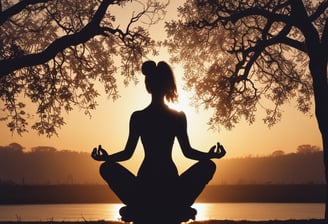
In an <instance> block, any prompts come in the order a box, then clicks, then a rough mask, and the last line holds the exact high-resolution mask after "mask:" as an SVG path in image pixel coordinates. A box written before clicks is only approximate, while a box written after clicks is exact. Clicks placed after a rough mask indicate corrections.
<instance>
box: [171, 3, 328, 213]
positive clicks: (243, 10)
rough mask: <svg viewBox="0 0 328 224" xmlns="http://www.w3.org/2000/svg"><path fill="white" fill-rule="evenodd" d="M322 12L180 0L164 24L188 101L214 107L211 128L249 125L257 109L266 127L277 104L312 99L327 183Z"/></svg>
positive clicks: (327, 37)
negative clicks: (182, 74) (190, 96)
mask: <svg viewBox="0 0 328 224" xmlns="http://www.w3.org/2000/svg"><path fill="white" fill-rule="evenodd" d="M327 9H328V1H326V0H325V1H310V0H303V1H302V0H276V1H268V0H260V1H244V0H238V1H226V0H192V1H187V2H186V3H185V4H184V5H183V6H182V7H180V8H179V19H177V20H175V21H172V22H169V23H167V24H166V30H167V33H168V35H169V37H170V39H169V40H168V41H166V42H165V44H166V45H167V46H168V47H169V49H170V52H171V53H172V54H173V55H174V56H173V60H174V61H175V62H182V63H183V64H184V67H185V71H186V73H185V78H186V80H187V87H189V88H192V89H194V90H195V92H196V94H195V102H196V103H201V104H204V105H205V108H214V113H213V116H212V118H211V119H210V121H209V123H210V124H211V125H212V127H220V125H223V126H225V127H226V128H233V127H234V125H235V124H236V123H238V122H239V121H240V119H241V118H245V120H246V121H248V122H249V123H253V122H254V120H255V115H256V112H257V110H258V108H260V107H262V108H264V109H265V111H266V116H265V117H264V118H263V120H264V122H265V123H266V124H268V125H269V126H272V125H274V124H276V123H277V122H279V120H280V118H281V116H282V111H281V106H282V105H283V104H285V103H287V102H290V100H291V99H296V103H297V108H298V110H299V111H301V112H303V113H310V109H311V104H312V101H313V98H314V106H315V116H316V118H317V122H318V126H319V129H320V132H321V135H322V140H323V150H324V152H325V153H324V155H325V158H324V161H325V169H326V172H325V173H326V180H328V153H326V152H327V151H328V119H327V114H328V106H327V98H328V82H327V62H328V60H327V59H328V22H327V21H328V14H327ZM327 189H328V188H327ZM327 200H328V198H327ZM326 207H328V201H327V206H326ZM326 217H327V219H328V209H326Z"/></svg>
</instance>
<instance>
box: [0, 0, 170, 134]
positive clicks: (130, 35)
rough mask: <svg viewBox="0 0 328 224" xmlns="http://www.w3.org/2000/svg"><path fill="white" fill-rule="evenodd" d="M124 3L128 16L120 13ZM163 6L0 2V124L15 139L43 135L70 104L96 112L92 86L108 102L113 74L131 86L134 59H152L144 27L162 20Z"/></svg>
mask: <svg viewBox="0 0 328 224" xmlns="http://www.w3.org/2000/svg"><path fill="white" fill-rule="evenodd" d="M130 4H134V10H135V11H131V10H128V9H125V8H127V7H128V6H129V5H130ZM166 5H167V3H159V2H157V1H154V0H147V1H128V0H91V1H84V0H60V1H58V0H35V1H30V0H22V1H13V0H2V1H0V12H1V13H0V104H1V114H0V121H2V122H7V126H8V127H9V128H10V130H11V131H15V132H17V133H18V134H22V133H23V132H25V131H28V129H29V128H30V127H31V128H32V129H35V130H36V131H37V132H38V133H39V134H45V135H47V136H49V137H50V136H52V135H53V134H57V129H58V128H60V127H61V126H62V125H64V124H65V121H64V119H63V116H62V112H63V111H71V110H72V109H73V108H74V107H75V106H78V107H80V108H82V109H83V110H84V112H85V113H86V114H90V111H91V110H94V109H95V108H96V106H97V101H96V98H97V96H98V95H99V87H98V88H97V83H101V84H102V85H103V88H104V90H105V92H106V94H107V95H108V96H109V97H111V98H113V99H116V98H117V97H118V89H117V82H116V77H117V76H116V75H117V73H119V72H120V73H121V75H122V76H123V77H124V82H125V83H127V82H129V81H136V77H135V72H136V71H138V70H139V68H140V65H141V62H142V57H143V56H145V55H147V54H150V53H153V54H156V50H155V49H154V44H155V42H154V41H153V40H152V39H151V38H150V36H149V33H148V31H147V28H148V27H149V26H150V25H153V24H155V23H156V22H157V21H158V20H160V19H162V18H163V16H164V15H165V8H166ZM130 9H131V7H130ZM122 12H124V16H122V14H123V13H122ZM118 17H121V18H118ZM27 105H28V106H30V105H34V106H36V111H35V112H34V111H33V112H29V111H30V110H31V108H28V106H27ZM30 121H33V123H32V124H29V122H30Z"/></svg>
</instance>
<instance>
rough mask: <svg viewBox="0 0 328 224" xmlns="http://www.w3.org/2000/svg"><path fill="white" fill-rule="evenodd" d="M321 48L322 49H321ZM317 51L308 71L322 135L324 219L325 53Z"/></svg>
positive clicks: (327, 146)
mask: <svg viewBox="0 0 328 224" xmlns="http://www.w3.org/2000/svg"><path fill="white" fill-rule="evenodd" d="M321 50H322V49H321ZM322 53H323V52H321V51H320V50H318V51H317V54H316V57H310V71H311V75H312V78H313V92H314V103H315V115H316V118H317V122H318V126H319V130H320V133H321V137H322V146H323V157H324V158H323V162H324V167H325V179H326V186H325V188H326V196H325V202H326V208H325V220H328V83H327V60H326V58H325V56H324V55H325V54H322Z"/></svg>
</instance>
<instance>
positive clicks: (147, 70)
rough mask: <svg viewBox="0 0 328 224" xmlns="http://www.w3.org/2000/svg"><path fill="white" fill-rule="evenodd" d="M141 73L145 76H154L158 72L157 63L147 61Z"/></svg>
mask: <svg viewBox="0 0 328 224" xmlns="http://www.w3.org/2000/svg"><path fill="white" fill-rule="evenodd" d="M141 71H142V73H143V74H144V75H145V76H148V75H151V74H154V73H155V71H156V63H155V62H154V61H146V62H144V63H143V64H142V66H141Z"/></svg>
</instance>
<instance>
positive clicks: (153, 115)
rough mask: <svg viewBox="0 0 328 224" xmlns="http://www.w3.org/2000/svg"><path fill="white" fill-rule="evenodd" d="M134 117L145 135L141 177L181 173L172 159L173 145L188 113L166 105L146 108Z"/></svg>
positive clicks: (141, 135) (137, 127)
mask: <svg viewBox="0 0 328 224" xmlns="http://www.w3.org/2000/svg"><path fill="white" fill-rule="evenodd" d="M133 119H134V121H133V122H132V124H133V125H135V128H136V129H137V132H138V135H139V136H140V137H141V141H142V144H143V148H144V152H145V158H144V161H143V163H142V166H141V168H140V170H139V173H138V176H139V175H147V176H148V175H151V176H154V175H155V174H156V175H161V176H163V175H164V176H172V175H174V176H175V175H177V169H176V167H175V165H174V163H173V160H172V147H173V143H174V139H175V137H176V135H177V134H178V132H179V131H181V125H182V122H183V120H184V113H183V112H177V111H175V110H172V109H170V108H169V107H167V106H165V105H156V106H154V105H150V106H149V107H147V108H146V109H144V110H142V111H138V112H135V113H134V115H133ZM132 128H134V127H133V126H132Z"/></svg>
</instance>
